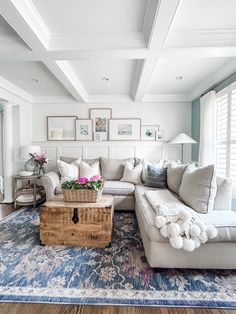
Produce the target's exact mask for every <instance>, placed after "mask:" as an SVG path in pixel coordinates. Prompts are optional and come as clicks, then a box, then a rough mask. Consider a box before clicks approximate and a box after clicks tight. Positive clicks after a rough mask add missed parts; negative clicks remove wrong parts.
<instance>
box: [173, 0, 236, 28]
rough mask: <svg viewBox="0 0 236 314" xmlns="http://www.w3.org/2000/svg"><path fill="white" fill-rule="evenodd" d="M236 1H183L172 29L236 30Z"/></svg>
mask: <svg viewBox="0 0 236 314" xmlns="http://www.w3.org/2000/svg"><path fill="white" fill-rule="evenodd" d="M234 8H235V0H207V1H206V0H182V2H181V3H180V6H179V8H178V11H177V14H176V16H175V18H174V21H173V23H172V29H175V30H188V29H199V30H200V29H201V30H202V29H222V28H223V29H232V28H236V18H235V9H234Z"/></svg>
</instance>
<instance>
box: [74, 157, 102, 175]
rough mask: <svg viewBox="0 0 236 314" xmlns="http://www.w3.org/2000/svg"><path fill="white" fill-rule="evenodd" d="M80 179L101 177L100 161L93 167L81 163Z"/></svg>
mask: <svg viewBox="0 0 236 314" xmlns="http://www.w3.org/2000/svg"><path fill="white" fill-rule="evenodd" d="M79 169H80V177H87V178H89V179H90V178H91V177H93V176H97V175H100V169H99V161H95V162H94V163H93V164H92V165H91V166H90V165H89V164H87V163H86V162H84V161H81V163H80V165H79Z"/></svg>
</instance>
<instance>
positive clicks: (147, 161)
mask: <svg viewBox="0 0 236 314" xmlns="http://www.w3.org/2000/svg"><path fill="white" fill-rule="evenodd" d="M142 164H143V172H142V181H143V182H144V183H145V182H146V180H147V168H148V165H152V164H154V165H155V167H157V168H158V167H159V168H162V167H163V164H164V160H163V159H161V160H160V161H158V162H155V163H152V162H151V161H149V160H146V159H144V160H143V162H142Z"/></svg>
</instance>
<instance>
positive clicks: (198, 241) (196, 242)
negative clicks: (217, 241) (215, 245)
mask: <svg viewBox="0 0 236 314" xmlns="http://www.w3.org/2000/svg"><path fill="white" fill-rule="evenodd" d="M192 240H193V241H194V244H195V249H197V248H199V247H200V246H201V242H200V240H199V239H198V238H193V239H192Z"/></svg>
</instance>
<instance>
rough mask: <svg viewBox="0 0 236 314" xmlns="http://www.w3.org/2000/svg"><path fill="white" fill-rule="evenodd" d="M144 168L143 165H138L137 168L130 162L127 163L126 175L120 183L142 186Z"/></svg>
mask: <svg viewBox="0 0 236 314" xmlns="http://www.w3.org/2000/svg"><path fill="white" fill-rule="evenodd" d="M142 170H143V166H142V164H141V163H139V164H137V165H136V166H135V167H134V166H133V165H131V164H130V163H129V162H128V161H126V162H125V168H124V174H123V177H122V178H121V180H120V181H123V182H130V183H133V184H141V183H142V181H141V176H142Z"/></svg>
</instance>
